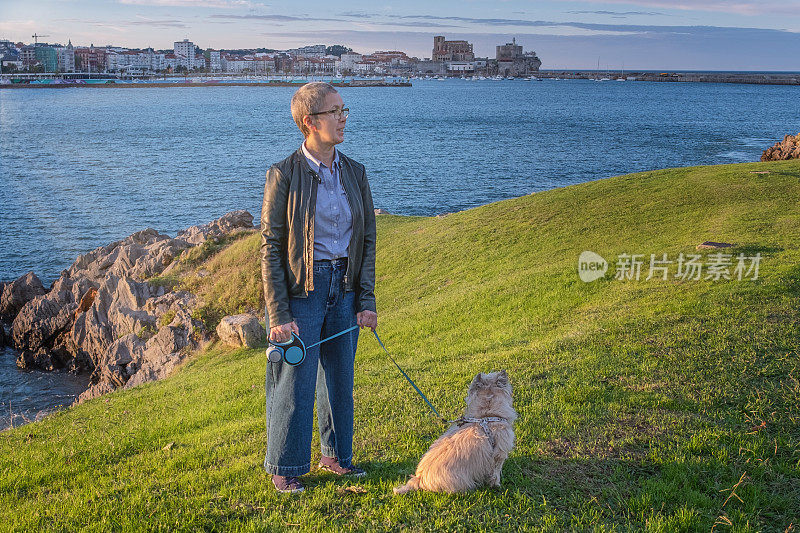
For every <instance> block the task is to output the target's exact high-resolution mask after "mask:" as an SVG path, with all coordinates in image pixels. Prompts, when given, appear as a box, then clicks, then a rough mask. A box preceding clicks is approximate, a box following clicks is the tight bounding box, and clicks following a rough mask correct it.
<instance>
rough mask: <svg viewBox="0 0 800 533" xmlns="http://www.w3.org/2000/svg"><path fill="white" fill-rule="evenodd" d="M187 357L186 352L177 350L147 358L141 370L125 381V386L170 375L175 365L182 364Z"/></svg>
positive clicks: (133, 385)
mask: <svg viewBox="0 0 800 533" xmlns="http://www.w3.org/2000/svg"><path fill="white" fill-rule="evenodd" d="M187 357H188V356H187V355H186V354H185V353H180V352H175V353H169V354H166V355H161V356H158V357H157V358H155V359H151V360H147V361H145V362H144V363H143V364H142V367H141V368H140V369H139V371H138V372H136V374H134V375H133V376H132V377H131V379H129V380H128V382H127V383H125V387H124V388H126V389H130V388H131V387H135V386H137V385H141V384H142V383H147V382H150V381H158V380H159V379H163V378H165V377H167V376H168V375H170V374H171V373H172V372H173V371H174V370H175V367H177V366H178V365H180V364H181V363H182V362H183V361H184V360H186V358H187Z"/></svg>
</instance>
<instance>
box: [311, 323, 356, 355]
mask: <svg viewBox="0 0 800 533" xmlns="http://www.w3.org/2000/svg"><path fill="white" fill-rule="evenodd" d="M354 329H358V326H357V325H356V326H353V327H351V328H347V329H345V330H343V331H340V332H339V333H337V334H336V335H331V336H330V337H328V338H327V339H322V340H321V341H319V342H315V343H314V344H312V345H311V346H306V350H310V349H311V348H313V347H314V346H317V345H318V344H322V343H323V342H328V341H329V340H331V339H335V338H336V337H338V336H339V335H344V334H345V333H347V332H349V331H353V330H354Z"/></svg>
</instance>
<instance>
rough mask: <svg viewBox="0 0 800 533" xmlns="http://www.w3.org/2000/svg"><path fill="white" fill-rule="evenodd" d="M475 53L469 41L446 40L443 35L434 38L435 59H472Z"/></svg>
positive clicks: (433, 58)
mask: <svg viewBox="0 0 800 533" xmlns="http://www.w3.org/2000/svg"><path fill="white" fill-rule="evenodd" d="M473 59H475V54H474V53H473V51H472V44H471V43H469V42H467V41H445V39H444V36H443V35H437V36H436V37H434V38H433V55H432V56H431V60H433V61H472V60H473Z"/></svg>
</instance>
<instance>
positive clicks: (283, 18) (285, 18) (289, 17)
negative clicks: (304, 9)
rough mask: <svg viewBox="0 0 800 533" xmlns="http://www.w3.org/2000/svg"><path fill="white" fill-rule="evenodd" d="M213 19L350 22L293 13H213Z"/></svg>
mask: <svg viewBox="0 0 800 533" xmlns="http://www.w3.org/2000/svg"><path fill="white" fill-rule="evenodd" d="M209 18H212V19H226V20H269V21H272V22H319V21H322V22H350V21H345V20H342V19H331V18H317V17H305V16H302V17H295V16H292V15H256V14H248V15H211V16H210V17H209Z"/></svg>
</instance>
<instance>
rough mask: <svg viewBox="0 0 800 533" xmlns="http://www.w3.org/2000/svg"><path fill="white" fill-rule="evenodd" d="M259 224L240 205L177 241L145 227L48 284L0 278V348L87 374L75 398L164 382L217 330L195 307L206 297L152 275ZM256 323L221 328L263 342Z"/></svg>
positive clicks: (28, 277)
mask: <svg viewBox="0 0 800 533" xmlns="http://www.w3.org/2000/svg"><path fill="white" fill-rule="evenodd" d="M254 229H255V228H254V226H253V216H252V215H251V214H250V213H248V212H247V211H243V210H242V211H234V212H231V213H228V214H226V215H224V216H223V217H221V218H219V219H217V220H214V221H213V222H210V223H208V224H204V225H200V226H192V227H191V228H188V229H186V230H183V231H180V232H178V235H177V236H176V237H175V238H171V237H169V236H168V235H164V234H161V233H159V232H158V231H156V230H154V229H151V228H148V229H145V230H142V231H139V232H136V233H134V234H133V235H130V236H129V237H126V238H125V239H122V240H120V241H116V242H113V243H111V244H108V245H106V246H101V247H99V248H96V249H95V250H92V251H91V252H89V253H87V254H84V255H81V256H79V257H78V258H77V259H76V260H75V262H74V263H73V264H72V265H71V266H70V267H69V268H68V269H66V270H63V271H62V272H61V275H60V276H59V277H58V279H57V280H55V281H54V282H53V284H52V285H51V286H50V288H49V289H48V288H45V287H44V285H43V284H42V282H41V280H39V278H38V277H37V276H36V275H35V274H34V273H33V272H28V273H27V274H25V275H23V276H20V277H19V278H17V279H16V280H14V281H5V282H0V321H2V327H0V346H12V347H13V348H15V349H16V350H17V352H18V356H17V366H18V367H20V368H25V369H40V370H46V371H52V370H61V369H63V370H68V371H70V372H76V373H82V372H88V373H91V377H90V385H89V387H88V389H87V390H86V391H84V392H83V393H82V394H81V395H80V396H79V397H78V399H77V400H76V403H81V402H83V401H86V400H88V399H91V398H95V397H97V396H100V395H102V394H105V393H108V392H111V391H113V390H116V389H119V388H130V387H135V386H136V385H139V384H142V383H146V382H149V381H155V380H158V379H161V378H163V377H165V376H167V375H169V374H170V373H171V371H172V370H173V369H174V368H175V367H176V366H177V365H179V364H180V363H182V362H183V361H184V360H185V359H186V358H187V357H188V356H189V355H190V354H191V353H192V352H193V351H196V350H198V349H202V348H203V347H204V346H206V345H207V344H208V343H209V342H211V341H212V340H214V338H215V336H214V333H215V332H213V331H208V330H207V328H206V325H205V324H204V322H203V321H202V320H201V318H200V317H199V316H197V315H198V313H195V311H196V310H197V309H198V308H199V307H200V306H201V305H202V302H200V301H199V299H198V298H197V297H196V296H195V295H194V294H192V293H189V292H186V291H180V290H178V291H172V290H171V289H170V288H169V287H168V286H165V285H164V284H161V283H157V282H156V283H153V282H152V278H154V277H156V276H165V275H168V274H170V272H173V271H174V270H175V269H176V267H177V265H178V264H179V263H180V258H181V254H184V253H187V252H188V251H190V250H191V249H193V248H195V247H197V246H201V245H203V244H204V243H206V242H208V241H212V242H213V241H216V240H218V239H221V238H223V237H228V236H231V235H234V234H236V233H239V232H243V231H247V232H249V231H254ZM148 280H151V281H148ZM223 320H224V319H223ZM253 321H255V323H256V324H258V321H257V319H256V317H254V316H251V317H249V319H243V318H241V317H240V318H238V319H236V320H224V322H225V323H226V325H227V326H226V327H222V324H220V326H221V327H220V328H217V329H218V330H220V331H221V332H223V334H225V335H226V338H225V340H227V341H228V342H233V343H235V342H237V339H239V342H240V343H242V342H245V341H246V342H247V343H253V342H258V341H259V340H260V338H261V337H259V335H258V328H254V327H253ZM230 324H234V327H233V328H232V327H231V326H230ZM6 327H9V332H7V331H6ZM243 327H247V328H249V332H248V333H246V334H244V333H242V328H243ZM237 328H238V329H237ZM237 331H238V333H237Z"/></svg>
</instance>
